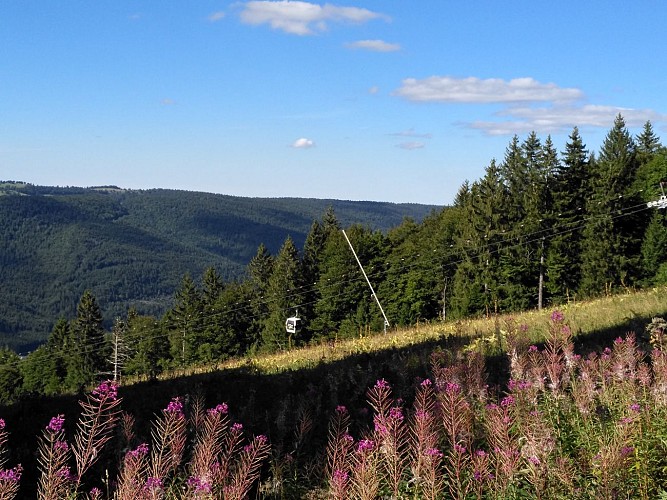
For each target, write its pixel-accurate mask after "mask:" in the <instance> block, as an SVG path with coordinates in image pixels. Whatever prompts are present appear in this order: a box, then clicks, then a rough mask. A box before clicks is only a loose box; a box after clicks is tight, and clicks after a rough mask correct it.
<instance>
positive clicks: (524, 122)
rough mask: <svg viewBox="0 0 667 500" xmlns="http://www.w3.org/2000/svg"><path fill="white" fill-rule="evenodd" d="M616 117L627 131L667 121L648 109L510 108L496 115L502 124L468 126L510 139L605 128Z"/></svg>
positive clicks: (486, 122)
mask: <svg viewBox="0 0 667 500" xmlns="http://www.w3.org/2000/svg"><path fill="white" fill-rule="evenodd" d="M619 113H620V114H621V115H622V116H623V119H624V120H625V123H626V125H627V126H629V127H639V126H641V125H643V124H644V123H646V121H647V120H650V121H652V122H661V121H666V120H667V115H664V114H660V113H657V112H655V111H653V110H650V109H631V108H621V107H617V106H600V105H593V104H586V105H582V106H574V105H554V106H552V107H527V106H526V107H518V106H517V107H509V108H507V109H505V110H503V111H501V112H499V113H496V116H498V117H501V118H502V117H507V118H508V119H507V120H505V121H502V120H499V121H476V122H472V123H469V124H467V125H468V126H469V127H472V128H475V129H479V130H483V131H484V132H486V133H487V134H489V135H509V134H518V133H526V132H531V131H535V132H542V133H555V132H567V131H569V130H571V129H572V128H573V127H574V126H577V127H579V128H583V127H596V128H608V127H610V126H611V124H612V123H614V118H615V117H616V115H618V114H619Z"/></svg>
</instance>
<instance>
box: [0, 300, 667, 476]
mask: <svg viewBox="0 0 667 500" xmlns="http://www.w3.org/2000/svg"><path fill="white" fill-rule="evenodd" d="M560 310H562V311H564V313H565V318H566V321H567V323H568V324H569V325H570V326H571V328H572V331H573V332H574V333H575V335H577V336H576V344H577V348H578V350H580V351H586V350H589V349H596V350H598V349H600V346H603V345H609V344H610V343H611V342H612V340H613V339H614V338H615V337H617V336H620V335H624V334H625V333H627V332H628V331H635V332H637V334H640V333H642V332H643V331H644V329H645V326H646V325H647V324H648V323H649V322H650V321H651V319H652V318H653V317H654V316H663V317H664V316H666V315H667V288H656V289H652V290H647V291H643V292H638V293H627V294H622V295H618V296H613V297H607V298H602V299H598V300H593V301H587V302H582V303H576V304H569V305H567V306H564V307H561V308H560ZM551 312H552V310H543V311H539V312H538V311H529V312H525V313H521V314H515V315H512V316H499V317H495V318H492V319H475V320H467V321H461V322H435V323H430V324H421V325H416V326H414V327H412V328H409V329H404V330H400V331H391V332H390V333H388V334H387V335H383V334H379V335H375V336H362V337H359V338H356V339H352V340H346V341H341V342H338V343H336V344H326V345H320V346H312V347H307V348H303V349H295V350H293V351H289V352H282V353H278V354H274V355H267V356H257V357H252V358H246V359H241V360H235V361H230V362H227V363H224V364H221V365H219V366H207V367H200V368H196V369H192V370H188V371H187V372H185V373H170V374H168V375H166V376H164V377H163V378H162V379H161V380H158V381H138V380H126V381H125V383H124V386H123V387H121V390H120V395H121V397H122V398H123V404H122V408H123V409H124V410H125V411H127V412H129V413H131V414H133V415H134V416H135V417H136V434H137V436H140V439H142V438H143V439H145V440H146V439H149V436H150V427H149V423H150V421H151V420H152V419H153V418H154V416H155V414H156V413H158V412H159V410H160V409H161V408H164V407H166V405H167V403H168V402H169V400H170V399H171V398H172V397H174V396H177V395H188V394H189V395H193V394H196V395H200V396H202V397H203V398H204V399H205V401H206V405H207V406H208V407H211V406H214V405H215V404H217V403H220V402H223V401H224V402H227V403H228V404H229V407H230V409H231V413H232V416H233V418H234V419H235V420H238V421H240V422H242V423H243V424H244V426H245V427H246V429H247V430H248V431H249V432H253V433H266V434H268V435H269V437H270V440H271V442H272V444H273V446H274V448H276V449H277V450H278V451H279V452H280V453H284V452H285V450H287V449H289V447H290V446H292V443H291V440H292V439H293V436H294V431H295V426H296V425H297V423H299V422H302V421H303V418H304V415H306V416H307V418H308V419H309V420H310V422H311V423H312V430H311V433H310V436H311V437H310V438H309V443H310V444H309V446H310V449H311V451H312V450H320V451H321V450H322V449H323V446H324V442H325V439H326V432H327V429H326V427H327V424H328V420H329V418H330V417H331V415H332V412H333V410H334V409H335V407H336V406H337V405H339V404H344V405H346V406H347V407H348V408H350V409H351V412H352V414H353V417H354V419H355V422H357V424H355V425H359V426H361V425H364V422H365V420H364V419H365V418H366V415H367V413H366V408H367V405H366V391H367V389H368V388H370V387H372V385H373V384H374V383H375V381H376V380H377V379H379V378H385V379H386V380H388V381H389V382H390V383H391V384H392V389H393V391H394V395H395V396H397V397H404V398H405V399H406V401H409V400H410V398H411V395H412V394H413V390H414V384H415V380H417V379H418V378H419V377H425V376H427V375H428V374H429V363H430V359H431V356H432V355H433V353H434V352H436V353H440V356H443V355H444V356H455V355H456V352H458V351H459V350H460V349H463V348H470V347H471V346H472V347H474V348H479V349H482V350H483V352H484V353H485V354H486V355H487V371H488V372H489V380H488V381H489V383H490V384H492V385H493V384H495V383H501V384H502V382H503V381H504V380H505V378H506V372H505V368H506V363H505V362H506V356H504V355H503V354H502V353H501V350H502V347H503V344H502V342H503V340H502V338H503V336H504V333H506V332H507V331H508V330H509V329H512V325H514V326H515V327H516V328H515V329H516V330H517V331H525V338H524V339H523V340H524V342H525V343H527V344H529V343H539V342H540V339H541V338H543V335H544V334H545V332H546V329H547V326H548V323H549V317H550V315H551ZM520 325H525V326H526V328H521V327H520ZM499 333H500V335H498V334H499ZM499 337H500V338H501V341H500V344H499V342H498V338H499ZM499 347H500V348H501V349H500V350H499V349H498V348H499ZM78 412H79V408H78V404H77V402H76V398H75V397H73V396H70V397H62V398H37V399H34V400H26V401H25V402H23V403H22V404H20V405H14V406H12V407H5V408H0V417H2V418H4V419H5V421H6V422H7V429H9V430H10V432H11V434H10V441H9V443H8V448H9V450H11V459H12V460H11V462H12V463H19V462H20V463H22V464H23V465H24V466H25V467H26V469H27V470H26V480H29V479H30V478H33V479H34V476H33V474H34V473H31V472H30V467H31V465H30V464H32V461H33V460H34V452H35V450H36V449H37V435H38V434H39V433H40V432H41V429H43V427H44V426H45V425H46V424H47V423H48V421H49V419H50V417H52V416H54V415H56V414H64V415H66V416H67V419H68V425H69V427H71V428H73V427H74V420H75V417H76V415H77V414H78ZM368 423H369V422H365V424H368ZM352 430H353V432H354V433H359V432H360V429H359V428H356V429H352Z"/></svg>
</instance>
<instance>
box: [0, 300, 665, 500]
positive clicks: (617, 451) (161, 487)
mask: <svg viewBox="0 0 667 500" xmlns="http://www.w3.org/2000/svg"><path fill="white" fill-rule="evenodd" d="M666 299H667V290H666V289H664V288H656V289H652V290H649V291H646V292H640V293H626V294H622V295H616V296H612V297H607V298H604V299H599V300H595V301H588V302H582V303H572V304H569V305H567V306H564V307H561V308H558V309H551V310H544V311H531V312H526V313H523V314H517V315H513V316H496V317H492V318H488V319H487V318H484V319H478V320H467V321H465V322H454V323H448V322H438V323H429V324H422V325H416V326H414V327H412V328H410V329H407V330H403V331H395V332H388V333H387V334H386V335H383V334H376V335H372V334H371V332H368V331H361V332H359V336H358V338H356V339H351V340H346V341H341V342H329V343H326V344H322V345H316V346H310V347H308V348H305V349H300V350H293V351H286V352H282V353H279V354H275V355H272V356H263V357H260V356H256V357H249V358H244V359H242V360H236V361H233V362H229V363H226V364H225V365H220V366H207V367H199V368H197V369H193V370H192V371H191V372H188V373H176V372H173V373H170V374H167V375H165V376H164V379H163V380H161V381H159V382H145V381H139V380H124V381H123V383H122V385H121V386H120V387H119V386H117V385H116V384H115V383H112V382H104V383H102V384H100V385H99V386H98V387H96V388H95V389H93V390H92V391H91V392H90V393H89V394H88V395H87V396H85V397H84V398H83V399H82V400H81V402H80V403H79V404H78V409H74V408H73V404H72V401H70V402H69V403H68V404H69V406H67V405H63V404H61V403H56V404H49V405H47V407H46V408H44V407H40V408H41V409H40V411H35V412H34V415H33V419H36V420H37V421H39V422H38V424H35V425H37V429H38V432H37V433H38V434H39V436H38V437H37V438H36V441H35V439H32V440H28V439H23V441H26V443H27V444H25V445H24V446H26V447H27V446H28V444H31V443H33V442H34V443H36V447H35V448H33V449H32V454H33V455H35V454H36V455H37V462H36V464H35V465H34V466H33V465H30V464H28V463H27V462H26V461H25V460H23V461H22V462H21V461H20V460H21V459H22V458H23V459H25V457H26V456H27V455H26V454H24V455H21V454H20V453H17V450H15V449H14V447H15V446H17V445H16V444H15V443H16V441H12V434H13V433H14V432H16V430H18V429H14V428H13V426H18V425H19V424H18V422H19V421H20V419H19V418H17V417H16V416H12V412H16V411H18V410H16V409H12V408H7V409H5V410H6V411H7V414H8V418H7V419H6V422H5V420H3V421H2V427H3V429H2V432H1V433H0V443H2V445H3V454H2V458H3V462H2V470H1V471H0V498H30V497H31V496H29V495H32V497H34V496H35V495H36V496H38V497H39V498H91V499H92V498H95V499H102V498H117V499H121V498H267V499H269V498H313V499H315V498H340V499H343V498H360V499H372V498H396V499H398V498H406V499H408V498H410V499H421V498H429V499H431V498H432V499H435V498H456V499H464V498H493V499H500V498H540V499H542V498H582V499H588V498H662V497H666V498H667V493H665V492H666V491H667V460H666V459H665V458H664V457H665V456H666V453H665V452H666V451H667V450H666V448H667V419H666V417H667V337H665V327H667V324H666V323H665V321H664V320H662V319H661V317H664V316H665V314H666V313H667V300H666ZM51 403H53V402H51ZM34 404H37V403H36V402H35V403H34ZM62 408H65V409H64V410H63V409H62ZM159 408H162V409H161V410H160V409H159ZM21 411H22V412H23V413H22V414H23V415H24V417H25V416H26V415H27V413H26V412H27V411H30V410H26V408H23V410H21ZM61 411H62V413H61ZM49 412H50V413H49ZM14 415H16V413H14ZM47 415H48V417H47ZM70 415H71V416H70ZM0 416H2V415H0ZM24 420H25V418H24ZM33 431H34V428H33ZM19 463H22V464H23V466H21V465H19ZM33 469H34V470H33ZM28 492H29V493H28Z"/></svg>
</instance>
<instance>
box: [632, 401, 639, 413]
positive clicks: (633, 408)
mask: <svg viewBox="0 0 667 500" xmlns="http://www.w3.org/2000/svg"><path fill="white" fill-rule="evenodd" d="M630 410H631V411H634V412H635V413H639V412H640V411H641V410H642V407H641V405H639V404H637V403H633V404H631V405H630Z"/></svg>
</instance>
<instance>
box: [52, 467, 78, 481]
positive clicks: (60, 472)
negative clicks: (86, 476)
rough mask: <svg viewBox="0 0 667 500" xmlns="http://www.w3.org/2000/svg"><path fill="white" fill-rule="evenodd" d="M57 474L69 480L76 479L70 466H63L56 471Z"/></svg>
mask: <svg viewBox="0 0 667 500" xmlns="http://www.w3.org/2000/svg"><path fill="white" fill-rule="evenodd" d="M56 476H58V477H62V478H63V479H65V480H67V481H75V480H76V476H75V475H74V474H72V471H71V470H70V468H69V466H65V467H62V468H60V469H59V470H58V472H56Z"/></svg>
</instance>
